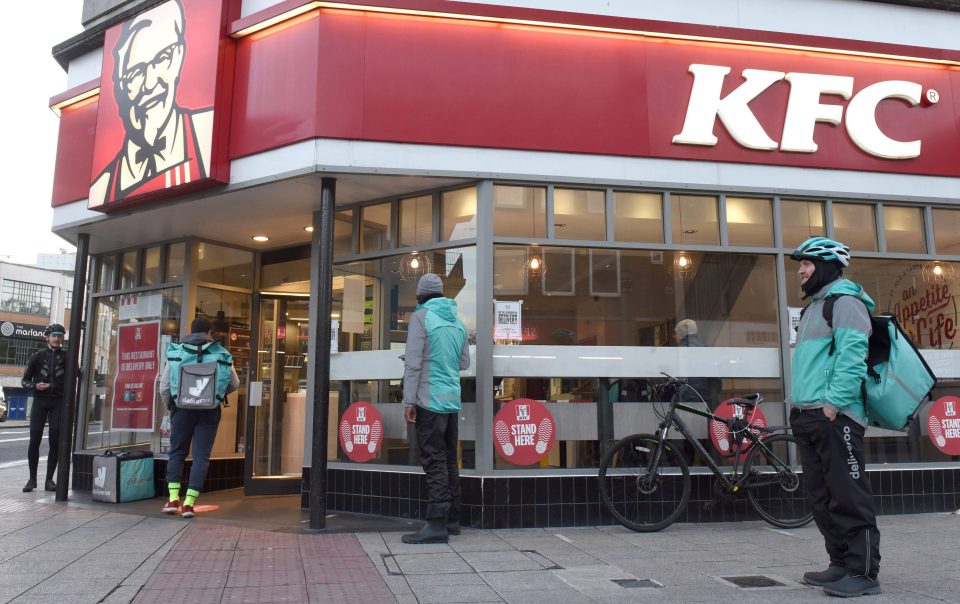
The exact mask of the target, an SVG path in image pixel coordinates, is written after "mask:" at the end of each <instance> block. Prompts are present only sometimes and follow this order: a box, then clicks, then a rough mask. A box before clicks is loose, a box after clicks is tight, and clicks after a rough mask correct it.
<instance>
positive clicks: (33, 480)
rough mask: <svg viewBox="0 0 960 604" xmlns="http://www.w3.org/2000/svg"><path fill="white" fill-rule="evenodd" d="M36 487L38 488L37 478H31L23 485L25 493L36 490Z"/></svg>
mask: <svg viewBox="0 0 960 604" xmlns="http://www.w3.org/2000/svg"><path fill="white" fill-rule="evenodd" d="M35 488H37V479H36V478H31V479H30V480H28V481H27V484H25V485H23V492H24V493H29V492H30V491H32V490H34V489H35Z"/></svg>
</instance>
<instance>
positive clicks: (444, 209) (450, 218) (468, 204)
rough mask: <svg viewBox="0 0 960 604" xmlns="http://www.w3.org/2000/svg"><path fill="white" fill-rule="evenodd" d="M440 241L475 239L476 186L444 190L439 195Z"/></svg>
mask: <svg viewBox="0 0 960 604" xmlns="http://www.w3.org/2000/svg"><path fill="white" fill-rule="evenodd" d="M440 219H441V221H442V225H441V241H456V240H458V239H475V238H476V236H477V188H476V187H469V188H467V189H459V190H456V191H446V192H444V193H443V194H442V195H441V196H440Z"/></svg>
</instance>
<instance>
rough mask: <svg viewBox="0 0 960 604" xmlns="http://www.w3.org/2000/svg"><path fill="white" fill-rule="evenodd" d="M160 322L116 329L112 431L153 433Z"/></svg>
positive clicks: (123, 326) (135, 324) (149, 322)
mask: <svg viewBox="0 0 960 604" xmlns="http://www.w3.org/2000/svg"><path fill="white" fill-rule="evenodd" d="M159 348H160V322H159V321H148V322H146V323H130V324H128V325H121V326H120V327H119V328H117V375H116V376H115V377H114V378H113V411H112V413H111V423H110V426H111V429H112V430H129V431H130V432H153V420H154V417H153V416H154V409H155V408H156V405H155V402H154V399H155V393H156V382H157V374H158V373H159V371H160V364H159V363H158V362H157V361H158V359H159V354H158V352H157V351H158V350H159Z"/></svg>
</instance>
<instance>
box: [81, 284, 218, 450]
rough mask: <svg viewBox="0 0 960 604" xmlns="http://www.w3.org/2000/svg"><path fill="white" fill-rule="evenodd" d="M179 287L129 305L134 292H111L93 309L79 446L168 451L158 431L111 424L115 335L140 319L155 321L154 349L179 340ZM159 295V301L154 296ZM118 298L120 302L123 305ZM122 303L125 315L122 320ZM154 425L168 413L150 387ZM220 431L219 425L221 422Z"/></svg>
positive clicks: (161, 359) (167, 446) (148, 294)
mask: <svg viewBox="0 0 960 604" xmlns="http://www.w3.org/2000/svg"><path fill="white" fill-rule="evenodd" d="M180 296H181V290H180V288H179V287H177V288H170V289H163V290H157V291H154V292H149V293H147V294H138V295H137V297H136V300H137V302H136V303H130V302H131V300H132V299H133V298H134V297H133V296H109V297H105V298H99V299H98V300H97V302H96V306H95V309H94V317H93V325H92V326H91V333H90V336H91V337H90V339H89V341H90V346H91V347H92V351H91V353H90V354H91V357H90V359H91V360H90V364H91V367H92V370H91V371H85V372H84V375H85V376H87V377H86V379H87V380H88V383H87V386H88V388H87V398H86V400H84V401H83V402H82V405H83V407H82V408H81V410H80V412H79V413H78V415H77V417H78V420H77V421H78V423H79V424H80V425H79V429H82V430H83V446H84V448H86V449H106V448H109V447H116V446H122V445H132V444H151V445H152V446H153V449H154V451H157V452H158V453H161V454H165V453H167V452H168V451H169V440H168V439H161V434H160V432H159V430H158V431H156V432H153V433H152V434H151V433H149V432H130V431H128V430H120V429H117V428H114V427H113V419H114V402H115V401H114V387H113V386H114V379H115V378H116V376H117V370H118V367H117V355H118V350H117V338H118V328H119V327H120V326H121V325H132V324H136V323H140V322H151V321H157V322H159V325H160V329H159V341H158V342H157V346H158V350H159V351H164V350H166V347H167V344H169V343H170V342H176V341H178V340H179V334H180V307H181V297H180ZM154 297H156V298H159V300H157V299H155V298H154ZM121 299H122V300H123V302H124V304H123V305H122V306H121ZM121 307H122V308H123V317H122V318H121ZM159 358H160V366H159V367H157V373H158V375H159V374H160V373H162V371H163V364H164V363H165V361H166V356H165V355H163V354H160V355H159ZM152 403H153V405H154V413H153V418H154V427H155V429H158V428H159V426H160V420H161V418H162V417H163V414H164V413H165V412H166V411H165V409H164V408H163V404H162V403H161V401H160V392H159V389H156V390H155V391H154V400H153V401H152ZM221 429H222V426H221Z"/></svg>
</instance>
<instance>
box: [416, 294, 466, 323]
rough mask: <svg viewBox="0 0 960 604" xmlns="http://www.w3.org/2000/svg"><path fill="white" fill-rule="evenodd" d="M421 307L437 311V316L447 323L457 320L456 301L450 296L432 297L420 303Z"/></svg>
mask: <svg viewBox="0 0 960 604" xmlns="http://www.w3.org/2000/svg"><path fill="white" fill-rule="evenodd" d="M421 307H422V308H426V309H429V310H430V311H431V312H435V313H437V316H439V317H440V318H441V319H443V320H444V321H447V322H448V323H452V322H454V321H456V320H457V303H456V302H454V301H453V300H451V299H450V298H434V299H432V300H427V301H426V302H424V303H423V304H422V305H421Z"/></svg>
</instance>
